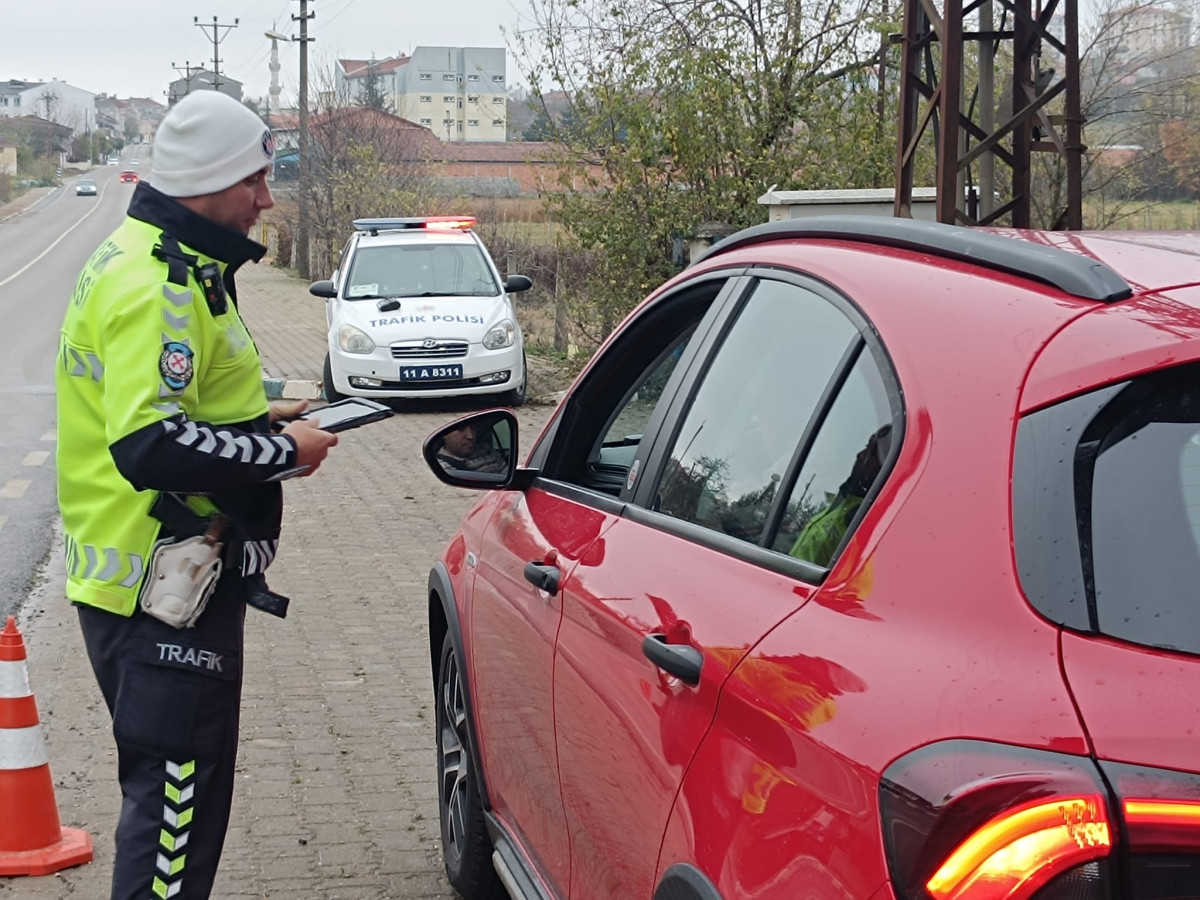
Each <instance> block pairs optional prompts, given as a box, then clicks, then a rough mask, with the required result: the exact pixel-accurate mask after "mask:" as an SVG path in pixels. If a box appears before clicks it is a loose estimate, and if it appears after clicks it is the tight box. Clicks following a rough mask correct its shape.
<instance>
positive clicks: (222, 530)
mask: <svg viewBox="0 0 1200 900" xmlns="http://www.w3.org/2000/svg"><path fill="white" fill-rule="evenodd" d="M150 514H151V515H152V516H154V517H155V518H156V519H158V520H159V521H160V522H162V524H163V525H164V526H165V528H166V530H167V531H168V532H169V533H170V536H168V537H165V538H164V539H163V540H161V541H159V542H158V543H157V544H155V546H154V551H153V553H152V555H151V560H150V567H149V569H148V571H147V574H146V579H145V581H144V582H143V584H142V593H141V596H140V597H139V604H140V605H141V607H142V609H143V610H145V611H146V612H147V613H149V614H150V615H152V616H154V617H155V618H158V619H161V620H162V621H164V622H166V623H167V624H169V625H173V626H174V627H176V628H190V627H192V625H194V624H195V622H196V620H197V619H199V618H200V614H201V613H202V612H204V608H205V606H206V605H207V604H208V599H209V597H211V596H212V592H213V590H215V588H216V585H217V581H218V580H219V579H220V577H221V574H222V572H238V571H240V570H241V568H242V541H241V540H239V539H237V527H236V524H235V523H234V522H233V521H232V520H230V519H229V517H228V516H225V515H222V514H220V513H218V514H217V515H214V516H207V517H205V516H201V515H198V514H197V513H196V512H195V511H194V510H193V509H192V508H191V507H190V506H188V505H187V504H186V503H185V502H184V501H183V499H182V498H181V497H179V496H178V495H176V494H171V493H160V494H159V495H158V497H157V498H156V499H155V501H154V503H153V504H152V505H151V507H150ZM245 588H246V590H245V599H246V603H247V604H248V605H250V606H253V607H255V608H256V609H261V610H262V611H263V612H268V613H270V614H271V615H273V616H278V617H279V618H281V619H282V618H284V617H285V616H286V615H287V609H288V603H289V602H290V601H289V599H288V598H287V597H285V596H283V595H282V594H277V593H275V592H274V591H272V590H271V589H270V588H268V587H267V584H266V579H265V578H263V576H262V575H252V576H248V577H246V584H245ZM148 601H149V603H150V605H149V606H148V605H147V602H148ZM177 623H178V624H177Z"/></svg>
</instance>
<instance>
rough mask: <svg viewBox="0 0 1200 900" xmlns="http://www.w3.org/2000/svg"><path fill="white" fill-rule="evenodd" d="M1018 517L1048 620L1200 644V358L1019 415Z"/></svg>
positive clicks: (1037, 602) (1028, 579)
mask: <svg viewBox="0 0 1200 900" xmlns="http://www.w3.org/2000/svg"><path fill="white" fill-rule="evenodd" d="M1013 527H1014V538H1015V543H1016V550H1017V563H1018V567H1019V570H1020V578H1021V585H1022V587H1023V588H1024V591H1025V594H1026V596H1027V597H1028V598H1029V600H1030V602H1031V603H1033V605H1034V606H1036V607H1037V608H1038V609H1039V610H1040V611H1041V612H1042V613H1043V614H1044V615H1045V616H1046V617H1047V618H1049V619H1050V620H1051V621H1054V622H1058V623H1059V624H1061V625H1065V626H1066V627H1068V628H1071V629H1073V630H1077V631H1081V632H1085V633H1087V632H1090V633H1093V634H1104V635H1108V636H1110V637H1115V638H1119V639H1121V640H1126V641H1131V642H1133V643H1136V644H1142V645H1145V646H1150V647H1159V648H1162V649H1167V650H1176V651H1183V652H1186V653H1200V607H1198V606H1197V604H1196V602H1195V591H1196V585H1197V584H1198V583H1200V366H1194V365H1193V366H1181V367H1179V368H1176V369H1169V370H1166V371H1161V372H1157V373H1154V374H1151V375H1147V376H1144V377H1142V378H1138V379H1135V380H1132V381H1128V382H1125V383H1123V384H1117V385H1112V386H1109V387H1106V388H1102V389H1100V390H1097V391H1093V392H1092V393H1090V394H1084V395H1082V396H1080V397H1075V398H1072V399H1070V400H1067V401H1064V402H1063V403H1059V404H1056V405H1055V406H1051V407H1048V408H1046V409H1043V410H1040V411H1038V412H1035V413H1033V414H1031V415H1029V416H1026V417H1025V419H1023V420H1022V423H1021V427H1020V430H1019V432H1018V437H1017V455H1016V460H1015V465H1014V469H1013Z"/></svg>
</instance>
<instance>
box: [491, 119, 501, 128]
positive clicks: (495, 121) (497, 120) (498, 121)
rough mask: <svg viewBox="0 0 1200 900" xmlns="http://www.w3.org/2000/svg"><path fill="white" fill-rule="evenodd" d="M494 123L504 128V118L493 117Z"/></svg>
mask: <svg viewBox="0 0 1200 900" xmlns="http://www.w3.org/2000/svg"><path fill="white" fill-rule="evenodd" d="M492 124H493V125H495V126H496V127H497V128H502V127H503V126H504V120H503V119H492Z"/></svg>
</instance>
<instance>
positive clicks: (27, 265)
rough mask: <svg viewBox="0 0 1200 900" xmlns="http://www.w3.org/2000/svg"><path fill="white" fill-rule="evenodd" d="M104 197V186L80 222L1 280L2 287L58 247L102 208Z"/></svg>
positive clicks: (80, 218)
mask: <svg viewBox="0 0 1200 900" xmlns="http://www.w3.org/2000/svg"><path fill="white" fill-rule="evenodd" d="M103 199H104V188H102V189H101V190H100V196H99V197H97V198H96V202H95V203H94V204H92V208H91V209H89V210H88V211H87V212H85V213H84V214H83V215H82V216H80V217H79V221H78V222H76V223H75V224H74V225H72V226H71V227H70V228H68V229H67V230H66V231H64V232H63V233H62V234H60V235H59V236H58V239H57V240H56V241H55V242H54V243H53V244H51V245H50V246H49V247H47V248H46V249H45V250H43V251H42V252H41V253H39V254H38V255H37V256H35V257H34V258H33V259H31V260H30V261H29V262H27V263H25V265H24V266H22V267H21V268H19V269H17V271H15V272H13V273H12V274H11V275H9V276H8V277H7V278H5V279H4V280H3V281H0V287H4V286H5V285H6V284H8V283H9V282H10V281H12V280H13V279H14V278H16V277H17V276H18V275H22V274H24V273H25V272H27V271H29V269H31V268H32V267H33V264H34V263H36V262H37V261H38V260H40V259H41V258H42V257H43V256H45V255H46V254H47V253H49V252H50V251H51V250H53V249H54V248H55V247H57V246H58V245H59V244H61V243H62V242H63V238H65V237H66V236H67V235H68V234H70V233H71V232H72V231H74V230H75V229H76V228H78V227H79V226H80V225H82V224H83V220H84V219H86V218H87V217H88V216H90V215H91V214H92V213H94V212H95V211H96V210H98V209H99V208H100V201H101V200H103Z"/></svg>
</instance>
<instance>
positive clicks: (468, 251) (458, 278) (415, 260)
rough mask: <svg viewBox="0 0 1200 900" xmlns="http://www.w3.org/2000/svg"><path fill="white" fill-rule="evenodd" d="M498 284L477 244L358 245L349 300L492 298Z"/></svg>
mask: <svg viewBox="0 0 1200 900" xmlns="http://www.w3.org/2000/svg"><path fill="white" fill-rule="evenodd" d="M499 293H500V286H499V285H498V284H497V283H496V278H495V276H494V275H493V274H492V268H491V266H489V265H488V261H487V258H486V257H485V256H484V253H483V250H482V249H481V248H480V247H479V245H478V244H475V243H473V242H471V243H453V244H450V243H433V242H430V243H419V244H393V245H390V246H376V247H369V246H368V247H359V248H358V251H357V252H356V253H355V254H354V259H353V261H352V263H351V265H350V272H349V274H348V277H347V280H346V290H345V293H344V296H345V297H346V299H347V300H370V299H378V298H380V297H494V296H496V295H497V294H499Z"/></svg>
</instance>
